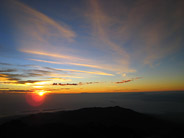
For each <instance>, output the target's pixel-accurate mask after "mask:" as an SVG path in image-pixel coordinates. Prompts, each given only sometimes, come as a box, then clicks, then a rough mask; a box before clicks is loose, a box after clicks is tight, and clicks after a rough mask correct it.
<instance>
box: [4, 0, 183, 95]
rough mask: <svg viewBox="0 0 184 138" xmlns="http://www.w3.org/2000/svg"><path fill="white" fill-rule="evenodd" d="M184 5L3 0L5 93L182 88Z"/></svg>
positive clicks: (158, 0)
mask: <svg viewBox="0 0 184 138" xmlns="http://www.w3.org/2000/svg"><path fill="white" fill-rule="evenodd" d="M183 7H184V1H183V0H1V4H0V93H5V92H7V93H8V92H9V93H24V92H33V91H35V90H42V91H43V92H48V93H83V92H87V93H88V92H140V91H176V90H184V83H183V82H184V62H183V60H184V25H183V24H184V8H183ZM53 83H57V84H59V83H61V85H53Z"/></svg>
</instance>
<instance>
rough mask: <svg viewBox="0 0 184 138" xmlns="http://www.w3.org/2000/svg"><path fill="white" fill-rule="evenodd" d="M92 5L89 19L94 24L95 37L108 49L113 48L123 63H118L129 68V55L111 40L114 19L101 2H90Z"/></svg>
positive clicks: (94, 0) (95, 0)
mask: <svg viewBox="0 0 184 138" xmlns="http://www.w3.org/2000/svg"><path fill="white" fill-rule="evenodd" d="M90 5H91V7H92V8H91V10H90V11H89V13H88V16H87V17H88V18H89V19H90V21H91V23H92V26H93V30H94V36H96V39H98V40H100V41H102V42H103V43H104V44H105V47H106V48H107V46H108V47H109V48H111V50H112V51H114V52H115V53H116V54H117V55H118V58H121V62H120V61H118V60H116V61H118V62H119V63H121V64H124V65H127V66H128V64H129V54H128V53H127V52H126V50H125V49H124V48H123V47H122V46H121V45H119V44H117V43H116V42H114V41H113V40H112V39H111V38H112V35H110V34H111V30H113V29H112V26H113V25H114V21H113V18H111V16H109V15H108V14H106V13H105V12H104V11H103V10H102V9H103V7H101V5H100V4H99V1H97V0H90ZM106 48H105V49H106ZM114 55H115V54H114Z"/></svg>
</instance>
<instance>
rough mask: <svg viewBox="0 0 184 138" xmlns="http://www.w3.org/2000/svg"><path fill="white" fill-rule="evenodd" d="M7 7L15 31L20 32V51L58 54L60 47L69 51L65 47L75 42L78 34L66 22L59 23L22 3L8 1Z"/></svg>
mask: <svg viewBox="0 0 184 138" xmlns="http://www.w3.org/2000/svg"><path fill="white" fill-rule="evenodd" d="M6 7H7V10H9V11H8V13H9V15H10V17H11V19H12V23H14V26H15V27H14V30H15V29H17V30H18V31H17V32H18V33H17V34H16V38H15V39H16V43H17V49H18V50H20V51H25V52H28V51H32V50H35V49H36V51H42V52H43V51H57V52H58V46H59V47H60V48H62V52H63V51H66V50H67V49H68V48H66V47H65V46H66V45H67V44H69V43H72V42H74V38H75V37H76V33H75V32H74V31H73V30H72V29H71V28H70V27H69V26H67V25H66V24H64V22H62V21H59V22H57V21H56V20H54V19H52V18H50V17H49V16H47V15H45V14H44V13H42V12H40V11H38V10H36V9H34V8H32V7H30V6H28V5H26V4H24V3H22V2H20V1H16V0H7V2H6ZM64 49H65V50H64ZM59 51H60V52H61V49H60V50H59ZM60 52H58V53H60ZM40 53H41V52H40ZM42 54H43V53H42ZM63 57H64V58H69V56H63Z"/></svg>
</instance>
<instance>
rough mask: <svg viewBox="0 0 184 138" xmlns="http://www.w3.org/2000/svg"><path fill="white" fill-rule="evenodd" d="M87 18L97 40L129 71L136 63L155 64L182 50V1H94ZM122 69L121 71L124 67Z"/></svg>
mask: <svg viewBox="0 0 184 138" xmlns="http://www.w3.org/2000/svg"><path fill="white" fill-rule="evenodd" d="M90 6H91V9H90V8H89V9H90V10H89V11H88V14H87V16H86V17H87V18H88V20H90V23H91V24H92V27H93V30H92V31H93V36H94V39H95V40H96V41H98V42H99V41H102V42H103V43H104V45H103V44H101V45H100V44H98V46H99V47H100V46H104V50H107V49H108V46H109V47H110V48H111V50H112V51H114V52H115V53H116V54H114V55H113V61H114V62H116V63H117V64H118V63H119V65H121V66H122V67H126V68H127V69H129V68H130V65H131V64H132V63H134V62H139V63H141V64H140V65H143V64H147V65H153V64H155V62H157V61H159V60H161V59H163V58H165V57H167V56H168V55H172V54H173V53H175V52H176V51H178V50H179V49H180V48H181V47H182V43H183V39H182V38H183V31H182V30H183V24H184V18H183V16H184V9H183V8H182V6H184V2H183V1H168V2H165V1H159V0H154V1H146V0H137V1H131V2H126V1H120V0H117V1H116V2H114V1H113V0H109V1H108V2H104V1H98V0H91V1H90ZM121 66H120V67H119V68H121Z"/></svg>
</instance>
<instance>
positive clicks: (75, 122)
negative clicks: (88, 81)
mask: <svg viewBox="0 0 184 138" xmlns="http://www.w3.org/2000/svg"><path fill="white" fill-rule="evenodd" d="M182 133H183V128H182V125H180V126H179V125H176V124H172V123H169V122H166V121H163V120H160V119H157V118H154V117H152V116H150V115H146V114H141V113H138V112H135V111H132V110H129V109H124V108H121V107H107V108H84V109H79V110H74V111H60V112H55V113H40V114H34V115H29V116H25V117H21V118H19V119H16V120H12V121H9V122H7V123H5V124H3V125H1V126H0V137H3V138H4V137H17V136H18V137H39V136H40V137H44V136H50V137H70V136H72V137H78V136H80V137H87V138H89V137H104V136H112V137H125V138H148V137H150V138H160V137H164V138H177V137H178V138H179V137H184V135H183V134H182Z"/></svg>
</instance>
